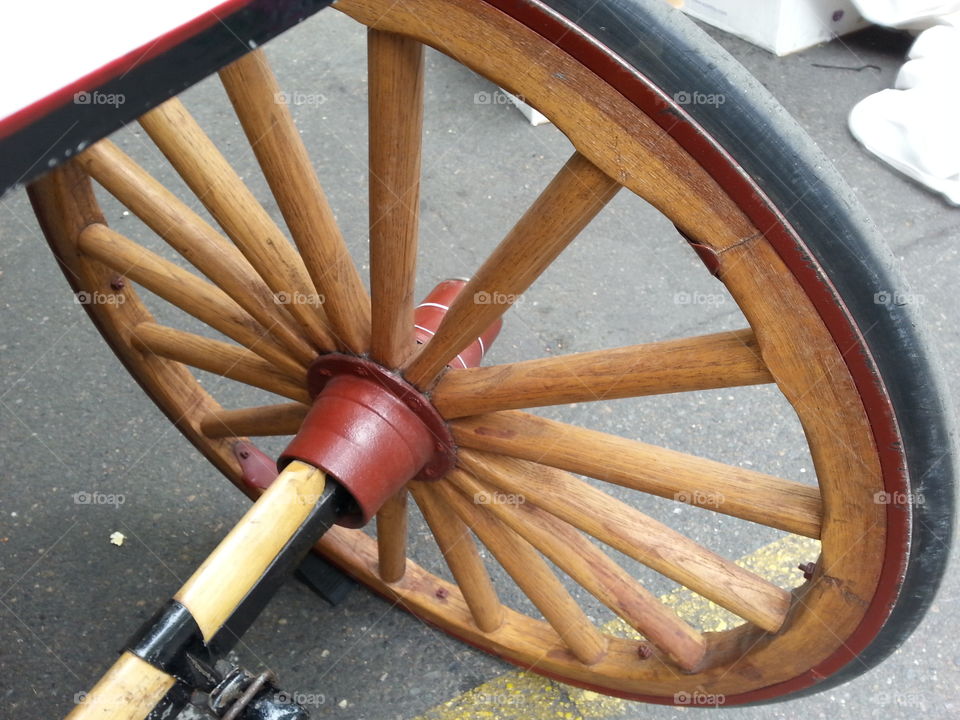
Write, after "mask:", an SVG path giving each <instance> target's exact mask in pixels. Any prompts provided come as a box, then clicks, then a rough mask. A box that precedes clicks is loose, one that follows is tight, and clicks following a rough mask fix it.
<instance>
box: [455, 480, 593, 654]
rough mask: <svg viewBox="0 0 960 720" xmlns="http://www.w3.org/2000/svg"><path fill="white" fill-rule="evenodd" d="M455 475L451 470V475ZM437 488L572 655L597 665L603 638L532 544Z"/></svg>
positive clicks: (498, 522) (458, 497)
mask: <svg viewBox="0 0 960 720" xmlns="http://www.w3.org/2000/svg"><path fill="white" fill-rule="evenodd" d="M459 472H460V471H458V470H454V471H453V474H457V473H459ZM436 485H437V487H438V490H439V491H440V492H441V493H442V494H443V499H444V502H445V503H446V504H447V505H448V506H450V507H452V508H453V510H454V512H456V513H457V514H458V515H459V516H460V519H461V520H463V522H464V523H465V524H466V525H467V527H469V528H470V529H471V530H473V532H474V533H475V534H476V535H477V537H479V538H480V541H481V542H482V543H483V544H484V545H486V546H487V548H489V550H490V552H492V553H493V555H494V557H496V558H497V562H499V563H500V564H501V565H502V566H503V568H504V569H505V570H506V571H507V572H508V573H509V574H510V577H512V578H513V580H514V582H516V583H517V585H518V586H520V589H521V590H523V592H524V594H525V595H526V596H527V597H528V598H530V601H531V602H533V604H534V605H536V606H537V609H538V610H540V612H541V613H543V616H544V617H545V618H546V619H547V622H549V623H550V625H551V626H553V629H554V630H555V631H556V633H557V635H559V636H560V638H561V639H562V640H563V642H564V643H566V645H567V647H568V648H570V652H572V653H573V654H574V656H576V658H577V659H578V660H579V661H580V662H582V663H583V664H584V665H592V664H594V663H596V662H598V661H599V660H600V659H601V658H602V657H603V656H604V654H605V653H606V649H607V640H606V638H605V637H604V636H603V634H602V633H600V631H599V630H597V629H596V628H595V627H594V626H593V624H592V623H591V622H590V619H589V618H587V616H586V614H584V612H583V610H582V609H581V607H580V606H579V605H578V604H577V601H576V600H574V599H573V597H571V596H570V593H569V592H567V589H566V588H565V587H564V586H563V583H562V582H560V579H559V578H558V577H557V576H556V575H555V574H554V572H553V571H552V570H551V569H550V566H549V565H547V563H546V561H544V559H543V558H542V557H540V555H539V553H537V551H536V550H535V549H534V548H533V547H532V546H531V545H530V543H528V542H527V541H526V540H524V539H523V538H522V537H520V536H519V535H517V534H516V533H515V532H514V531H513V530H511V529H510V528H508V527H507V526H506V525H504V524H503V523H501V522H500V521H499V520H498V519H497V518H496V517H495V516H494V515H493V514H491V513H489V512H486V511H484V510H483V509H481V507H480V506H478V505H475V504H473V503H472V502H470V501H469V500H467V499H466V498H465V497H464V496H463V495H461V494H460V493H459V492H457V490H456V489H454V488H453V487H452V486H451V485H450V484H449V483H448V482H447V481H445V480H441V481H440V482H438V483H436Z"/></svg>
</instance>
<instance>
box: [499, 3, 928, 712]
mask: <svg viewBox="0 0 960 720" xmlns="http://www.w3.org/2000/svg"><path fill="white" fill-rule="evenodd" d="M483 1H484V2H486V3H487V4H488V5H491V6H492V7H494V8H496V9H497V10H500V11H501V12H503V13H504V14H505V15H507V16H509V17H511V18H512V19H514V20H518V21H520V22H522V23H523V24H524V25H525V26H526V27H528V28H530V29H531V30H533V31H535V32H536V33H538V34H539V35H540V36H541V37H543V38H544V39H545V40H547V41H548V42H550V43H551V44H553V45H555V46H556V47H558V48H560V49H561V50H563V51H564V52H566V53H567V54H569V55H570V56H571V57H573V58H574V59H575V60H576V61H577V62H579V63H581V64H582V65H584V67H586V68H588V69H589V70H591V71H592V72H594V73H595V74H596V75H598V76H599V77H600V78H602V79H603V80H604V81H605V82H607V83H608V84H609V85H610V86H611V87H613V88H614V89H616V90H617V91H618V92H620V93H621V94H622V95H623V96H624V97H625V98H627V99H628V100H629V101H631V102H632V103H634V104H635V105H636V106H637V107H638V108H640V109H641V110H642V111H643V112H644V113H645V114H647V115H648V116H649V117H650V118H651V119H652V120H654V122H656V123H657V124H658V125H660V127H661V128H663V130H665V131H666V132H667V133H668V134H669V135H670V136H671V137H672V138H674V140H676V141H677V143H678V144H679V145H680V146H681V147H683V148H684V149H685V150H687V151H688V152H689V153H690V154H691V155H692V156H693V157H694V158H697V159H698V161H702V162H705V163H707V164H708V165H709V166H710V167H707V166H704V168H705V169H706V170H707V172H708V173H709V174H710V175H711V177H713V178H714V180H716V181H717V183H718V184H719V185H720V186H721V187H722V188H723V190H724V191H725V192H727V193H728V194H729V195H730V196H731V197H732V198H733V199H734V200H735V201H736V202H737V204H738V206H739V207H740V208H741V209H742V210H743V211H744V213H745V214H746V215H747V217H748V218H749V219H750V220H751V222H753V223H754V224H755V225H757V226H758V227H767V228H769V229H768V230H767V231H766V232H765V233H764V236H765V237H766V239H767V240H768V241H769V242H770V244H771V246H772V247H773V248H774V250H775V251H776V252H777V254H778V255H779V256H780V258H781V259H782V260H783V262H784V263H785V264H786V266H787V268H788V269H789V270H790V272H791V273H792V274H793V275H794V277H795V278H796V279H797V281H798V282H799V283H800V285H801V287H803V288H804V291H805V292H807V295H808V297H809V298H810V300H811V302H812V303H813V305H814V307H815V309H816V311H817V313H818V314H819V316H820V318H821V319H822V320H823V322H824V324H825V325H826V327H827V329H828V330H829V332H830V334H831V336H832V337H833V340H834V342H835V343H836V345H837V348H838V350H840V353H841V356H842V357H843V358H844V361H845V363H846V365H847V368H848V369H849V371H850V374H851V376H852V378H853V380H854V383H855V385H856V387H857V390H858V392H859V394H860V397H861V400H862V401H863V404H864V408H865V411H866V413H867V417H868V418H869V420H870V425H871V428H872V429H873V432H874V441H875V443H876V446H877V453H878V455H879V457H880V462H881V471H882V476H883V480H884V487H885V489H886V491H887V492H890V493H894V492H907V491H908V490H909V487H908V482H907V476H906V473H905V472H904V471H903V469H902V468H903V464H902V455H901V453H899V452H898V451H897V450H896V448H899V447H902V444H901V437H900V431H899V428H898V426H897V422H896V418H895V416H894V414H893V409H892V405H891V402H890V398H889V395H888V394H887V391H886V388H885V387H884V385H883V382H882V379H881V378H880V377H879V375H878V374H877V372H876V370H875V365H874V363H873V359H872V357H871V356H869V355H867V354H866V353H861V352H856V353H849V352H844V351H843V348H844V347H846V348H858V349H859V348H863V349H865V350H866V349H867V346H866V344H865V343H864V341H863V338H862V335H861V334H860V331H859V329H858V328H857V327H856V325H855V323H854V322H853V318H852V316H851V315H850V313H849V311H848V310H847V307H846V305H845V304H844V303H843V301H842V300H841V298H840V297H839V296H838V294H837V293H836V290H835V288H834V286H833V284H832V283H831V282H830V281H829V279H828V278H826V277H825V276H823V275H822V274H820V273H819V272H818V267H819V264H818V263H817V262H816V260H815V258H814V256H813V255H812V253H810V251H809V249H808V248H807V246H806V245H805V244H804V242H803V240H802V239H801V238H800V237H799V235H798V234H797V232H796V231H795V230H794V229H793V228H792V227H791V226H790V224H789V223H788V222H787V220H786V218H784V217H783V216H782V215H781V214H780V213H779V211H777V209H776V208H775V207H774V206H773V204H772V203H771V202H770V200H769V198H767V197H766V195H765V194H764V193H763V191H762V190H761V189H760V188H759V187H758V186H757V185H756V184H755V183H754V181H753V180H752V179H751V178H750V177H749V176H748V175H747V174H746V172H745V171H744V170H743V169H742V168H741V167H740V166H739V165H737V163H736V162H735V161H734V159H733V158H732V157H731V156H730V155H729V154H728V153H727V152H726V151H725V150H723V149H722V148H721V147H720V146H719V145H717V144H716V142H715V141H714V140H712V139H711V138H710V137H709V136H708V135H707V134H706V133H705V132H704V130H703V128H701V127H700V126H699V125H698V124H697V123H696V122H695V121H694V120H693V118H691V117H690V116H689V115H688V114H687V113H686V112H685V111H684V110H683V109H682V108H681V107H679V106H678V105H677V104H676V103H674V102H673V101H672V100H671V99H670V98H669V97H668V96H667V95H666V94H665V93H663V91H661V90H660V89H659V88H658V87H656V86H655V85H653V83H652V82H650V80H649V79H647V78H646V77H644V76H642V75H640V74H639V73H638V72H637V71H636V70H634V69H633V68H630V67H628V65H627V64H626V63H625V62H622V61H618V60H617V59H616V56H615V55H614V54H613V53H612V52H611V51H610V50H607V49H606V48H603V47H602V46H601V45H600V44H599V43H597V41H595V40H594V39H593V38H591V37H590V36H588V35H586V33H584V32H583V31H582V30H581V29H580V28H579V27H577V26H576V25H573V24H572V23H570V22H569V21H568V20H567V19H566V18H564V17H562V16H561V15H559V14H557V13H556V12H554V11H553V10H551V9H549V8H547V7H545V6H543V5H541V4H540V3H538V2H537V1H536V0H483ZM667 110H669V112H665V111H667ZM896 509H897V508H896V507H895V506H894V505H893V504H889V505H887V536H886V548H887V549H888V552H889V548H891V547H897V548H901V549H903V550H906V549H908V548H909V545H910V518H909V515H908V514H907V513H903V512H895V510H896ZM906 556H907V554H906V552H900V553H899V554H898V557H900V558H905V557H906ZM905 570H906V565H905V562H903V561H901V562H900V563H885V564H884V566H883V568H882V570H881V573H880V577H879V579H878V585H877V591H876V593H875V594H874V596H873V598H872V599H871V602H870V606H869V608H868V609H867V612H866V613H865V614H864V617H863V619H862V620H861V621H860V624H859V625H858V626H857V628H856V630H854V631H853V633H851V634H850V636H849V637H847V638H845V639H844V641H843V642H842V645H841V647H840V648H839V649H837V650H836V651H834V653H833V654H832V655H831V656H830V657H828V658H827V659H826V660H824V661H823V662H821V663H820V664H819V665H817V666H816V667H814V668H811V669H810V670H807V671H806V672H805V673H803V674H801V675H798V676H797V677H795V678H793V679H791V680H787V681H784V682H781V683H777V684H775V685H770V686H767V687H764V688H760V689H758V690H753V691H750V692H747V693H741V694H738V695H730V696H727V697H726V704H727V705H731V704H742V703H749V702H757V701H762V700H769V699H772V698H775V697H780V696H782V695H786V694H788V693H791V692H794V691H797V690H801V689H804V688H807V687H810V686H812V685H815V684H816V683H817V682H818V681H820V680H822V679H824V678H825V677H829V676H830V675H832V674H833V673H835V672H836V671H837V670H839V669H840V668H841V667H843V666H844V665H846V664H847V663H848V662H850V661H851V660H853V659H854V658H856V656H857V655H858V654H859V652H860V651H861V650H863V649H864V648H866V647H867V645H869V644H870V641H871V640H872V639H873V638H874V637H876V635H877V634H878V633H879V631H880V630H881V628H882V627H883V625H884V623H885V622H886V620H887V618H888V617H889V615H890V612H891V610H892V608H893V606H894V604H895V602H896V600H897V597H898V595H899V590H900V579H901V578H902V577H903V574H904V572H905ZM538 672H540V671H538ZM541 674H543V675H546V676H548V677H556V679H558V680H562V681H563V682H566V683H569V684H573V685H577V686H580V687H584V688H586V689H589V690H593V691H596V692H601V693H604V694H608V695H615V696H617V697H622V698H625V699H630V700H639V701H643V702H651V703H657V704H672V703H670V701H669V700H668V699H667V698H665V697H662V696H648V695H636V694H630V693H621V692H611V690H610V689H609V688H606V687H601V686H591V685H590V684H588V683H572V682H571V681H570V680H569V679H567V678H564V677H558V676H554V675H551V674H550V673H541Z"/></svg>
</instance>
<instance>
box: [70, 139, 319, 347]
mask: <svg viewBox="0 0 960 720" xmlns="http://www.w3.org/2000/svg"><path fill="white" fill-rule="evenodd" d="M77 162H79V163H80V164H81V165H82V166H83V169H84V170H86V171H87V172H88V173H90V175H91V177H93V178H94V179H95V180H96V181H97V182H98V183H100V184H101V185H102V186H103V187H104V188H105V189H106V190H107V192H109V193H110V194H111V195H113V196H114V197H116V198H117V200H119V201H120V202H121V203H123V204H124V205H125V206H126V207H128V208H129V209H130V211H131V212H133V213H134V214H135V215H136V216H137V217H139V218H140V219H141V220H143V222H144V223H146V225H147V226H148V227H149V228H150V229H151V230H153V231H154V232H155V233H156V234H157V235H159V236H160V237H161V238H163V239H164V240H165V241H166V242H167V243H168V244H169V245H170V246H171V247H172V248H173V249H174V250H176V251H177V252H178V253H180V254H181V255H183V257H184V258H186V259H187V260H188V261H189V262H190V263H191V264H192V265H193V266H194V267H196V268H197V269H198V270H199V271H200V272H202V273H203V274H204V275H206V276H207V277H208V278H210V280H211V281H212V282H213V283H214V284H215V285H217V286H218V287H219V288H220V289H221V290H223V291H224V292H225V293H226V294H227V295H229V296H230V297H231V298H233V300H234V302H236V303H237V304H238V305H240V307H242V308H243V309H244V310H246V311H247V312H248V313H250V315H251V316H252V317H253V318H254V319H255V320H256V321H257V322H259V323H260V324H261V325H262V326H263V327H264V328H267V329H268V330H269V331H270V333H271V334H272V335H274V336H275V337H276V338H277V340H279V341H280V343H281V344H282V345H283V346H284V347H285V348H287V350H288V351H290V353H291V354H292V355H293V356H294V357H295V358H296V359H297V360H298V361H299V362H301V363H309V362H311V361H312V360H313V358H314V357H316V354H317V353H316V351H315V350H313V349H312V348H311V347H310V345H309V344H308V343H307V342H306V341H305V340H304V339H303V338H302V337H301V336H300V333H299V329H298V328H297V326H296V325H295V324H294V322H293V320H292V319H291V318H290V317H289V316H288V315H287V314H286V312H285V311H284V310H283V309H282V306H281V305H279V304H277V299H276V296H275V295H274V293H273V292H272V291H271V290H270V288H268V287H267V286H266V284H265V283H264V282H263V279H262V278H260V276H259V275H257V273H256V272H255V271H254V269H253V268H252V267H251V266H250V263H249V262H247V259H246V258H245V257H244V256H243V253H241V252H240V251H239V250H238V249H237V248H236V246H234V245H232V244H231V243H230V241H229V240H227V239H226V238H225V237H223V236H222V235H221V234H220V233H218V232H217V231H216V230H214V229H213V228H212V227H210V225H208V224H207V223H206V222H205V221H204V220H203V218H201V217H200V216H199V215H197V214H196V213H195V212H193V210H191V209H190V208H189V207H187V206H186V204H184V203H183V202H182V201H180V200H179V199H178V198H177V197H176V196H174V195H173V193H171V192H170V191H169V190H167V189H166V188H165V187H164V186H163V185H161V184H160V183H159V182H157V181H156V180H155V179H154V178H153V177H152V176H151V175H150V174H149V173H147V172H146V171H145V170H144V169H143V168H141V167H140V166H139V165H137V164H136V163H135V162H134V161H133V160H132V159H130V157H129V156H127V155H126V154H124V153H123V151H121V150H120V148H118V147H117V146H116V145H114V144H113V143H112V142H110V141H109V140H101V141H100V142H98V143H96V144H95V145H93V146H91V147H90V148H88V149H87V150H85V151H84V152H83V153H82V154H81V155H80V156H78V158H77Z"/></svg>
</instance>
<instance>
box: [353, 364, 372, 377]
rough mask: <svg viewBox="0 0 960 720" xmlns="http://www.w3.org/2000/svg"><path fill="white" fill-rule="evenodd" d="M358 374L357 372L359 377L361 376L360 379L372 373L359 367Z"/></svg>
mask: <svg viewBox="0 0 960 720" xmlns="http://www.w3.org/2000/svg"><path fill="white" fill-rule="evenodd" d="M356 372H357V375H359V376H360V377H366V376H367V375H369V374H370V371H369V370H367V369H366V368H365V367H362V366H358V367H357V369H356Z"/></svg>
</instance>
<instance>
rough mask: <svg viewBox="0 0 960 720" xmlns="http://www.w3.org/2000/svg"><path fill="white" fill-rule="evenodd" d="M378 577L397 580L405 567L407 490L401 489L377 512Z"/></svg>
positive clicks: (387, 580) (390, 580) (391, 580)
mask: <svg viewBox="0 0 960 720" xmlns="http://www.w3.org/2000/svg"><path fill="white" fill-rule="evenodd" d="M377 557H378V559H379V567H378V569H379V572H380V579H381V580H383V581H384V582H388V583H392V582H397V580H399V579H400V578H402V577H403V573H404V571H405V570H406V569H407V491H406V490H401V491H400V492H398V493H397V494H396V495H394V496H393V497H392V498H390V499H389V500H387V501H386V502H385V503H384V504H383V507H381V508H380V510H379V511H378V512H377Z"/></svg>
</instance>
